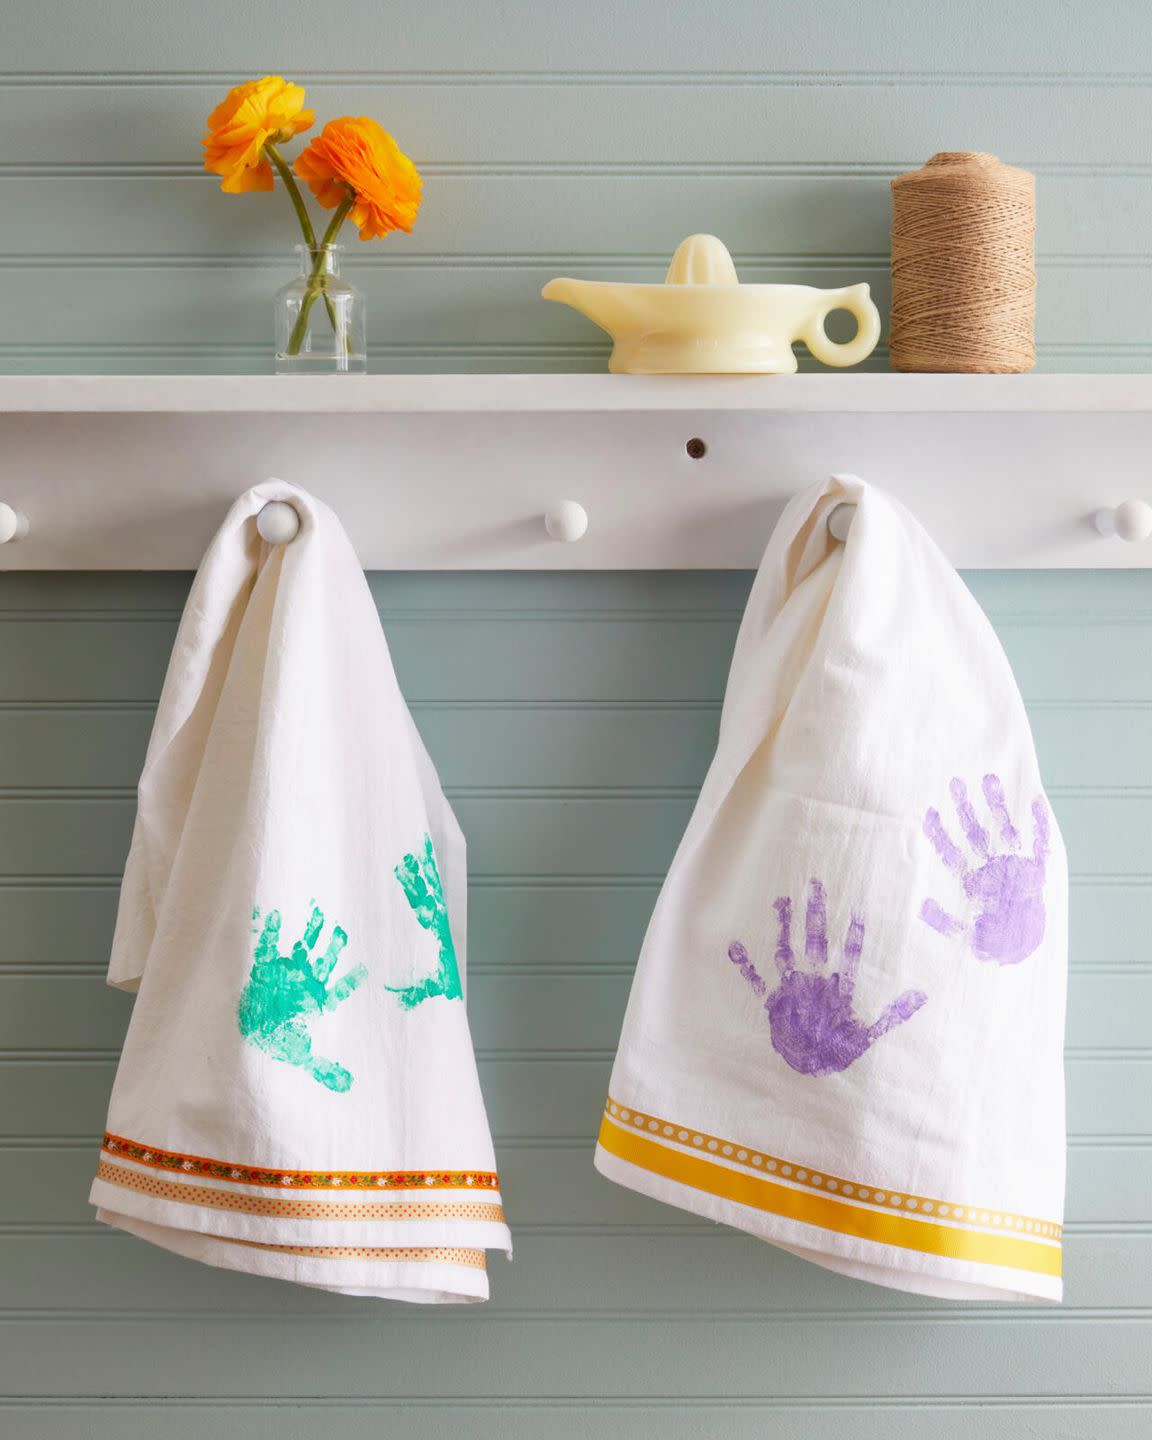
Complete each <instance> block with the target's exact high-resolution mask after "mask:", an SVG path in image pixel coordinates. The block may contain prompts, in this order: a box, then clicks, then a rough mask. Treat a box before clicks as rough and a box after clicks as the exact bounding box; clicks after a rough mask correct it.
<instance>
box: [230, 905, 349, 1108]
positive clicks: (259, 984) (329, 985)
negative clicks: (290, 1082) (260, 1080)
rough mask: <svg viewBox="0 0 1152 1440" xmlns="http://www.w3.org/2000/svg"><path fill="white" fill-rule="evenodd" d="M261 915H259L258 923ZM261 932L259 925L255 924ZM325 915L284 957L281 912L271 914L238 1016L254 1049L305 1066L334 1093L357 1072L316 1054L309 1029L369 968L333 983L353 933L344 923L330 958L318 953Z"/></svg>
mask: <svg viewBox="0 0 1152 1440" xmlns="http://www.w3.org/2000/svg"><path fill="white" fill-rule="evenodd" d="M258 914H259V912H258V911H257V912H256V913H255V914H253V917H252V918H253V919H256V916H257V915H258ZM253 929H255V926H253ZM323 929H324V916H323V915H322V914H321V912H320V910H319V908H318V907H317V906H315V905H313V907H312V915H311V918H310V919H309V921H308V924H307V925H306V926H305V929H304V937H303V939H302V940H297V942H296V943H295V945H293V947H292V953H291V955H281V954H280V912H279V910H271V911H269V913H268V918H267V919H266V920H265V921H264V928H263V930H261V932H260V938H259V939H258V940H257V942H256V951H255V958H254V960H253V962H252V970H251V973H250V974H249V976H248V983H247V984H246V985H245V986H244V990H243V992H242V993H241V996H240V1005H239V1008H238V1011H237V1018H238V1020H239V1022H240V1033H241V1035H243V1037H244V1039H245V1040H247V1041H248V1043H249V1045H255V1046H257V1047H258V1048H259V1049H260V1050H264V1051H266V1052H267V1053H268V1054H269V1055H271V1056H272V1058H273V1059H274V1060H282V1061H283V1062H284V1063H285V1064H286V1065H299V1066H300V1067H301V1068H302V1069H303V1070H306V1071H307V1072H308V1074H309V1075H311V1077H312V1079H313V1080H318V1081H319V1082H320V1084H321V1085H324V1086H326V1087H327V1088H328V1089H329V1090H336V1091H339V1092H340V1093H343V1092H344V1091H345V1090H347V1089H348V1088H349V1086H350V1085H351V1084H352V1076H351V1074H350V1073H349V1072H348V1071H347V1070H345V1068H344V1066H343V1065H339V1064H337V1062H336V1061H335V1060H325V1059H324V1058H323V1056H321V1055H314V1054H313V1053H312V1035H311V1032H310V1030H309V1025H310V1023H311V1019H312V1017H314V1016H316V1015H323V1014H324V1013H325V1012H327V1011H329V1010H335V1008H336V1006H337V1005H339V1004H340V1002H341V1001H342V1000H347V998H348V996H349V995H351V994H352V992H353V990H355V989H356V987H357V986H358V985H359V984H360V983H361V981H363V980H365V979H367V977H368V971H367V970H366V969H365V968H364V966H363V965H357V966H356V968H355V969H354V970H349V971H348V973H347V974H346V975H343V976H341V978H340V979H339V980H335V981H334V980H332V979H331V975H332V971H333V970H334V969H335V968H336V962H337V960H339V958H340V952H341V951H342V950H343V949H344V946H345V945H346V944H347V943H348V935H347V932H346V931H345V930H343V929H341V927H340V926H339V925H337V926H335V927H334V929H333V931H332V938H331V940H329V942H328V948H327V950H325V952H324V954H323V955H321V956H320V957H319V959H317V958H315V957H314V956H313V954H312V952H313V950H315V948H316V942H317V940H318V939H319V938H320V932H321V931H322V930H323Z"/></svg>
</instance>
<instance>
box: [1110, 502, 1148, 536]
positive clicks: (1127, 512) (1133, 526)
mask: <svg viewBox="0 0 1152 1440" xmlns="http://www.w3.org/2000/svg"><path fill="white" fill-rule="evenodd" d="M1096 529H1097V530H1099V532H1100V534H1101V535H1114V536H1116V538H1117V539H1119V540H1127V541H1129V542H1132V543H1136V544H1139V543H1141V542H1143V541H1144V540H1147V539H1149V538H1152V505H1149V504H1148V503H1147V501H1145V500H1124V501H1121V503H1120V504H1119V505H1117V506H1116V508H1115V509H1114V510H1097V512H1096Z"/></svg>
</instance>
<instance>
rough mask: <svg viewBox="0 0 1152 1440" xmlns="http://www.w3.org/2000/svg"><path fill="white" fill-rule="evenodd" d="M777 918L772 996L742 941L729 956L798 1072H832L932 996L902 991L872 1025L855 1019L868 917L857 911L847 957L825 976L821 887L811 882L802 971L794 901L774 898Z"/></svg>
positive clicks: (730, 949)
mask: <svg viewBox="0 0 1152 1440" xmlns="http://www.w3.org/2000/svg"><path fill="white" fill-rule="evenodd" d="M774 909H775V911H776V917H777V919H778V920H779V922H780V931H779V939H778V940H777V942H776V956H775V959H776V968H777V970H778V971H779V972H780V984H779V986H778V987H777V988H776V989H775V990H773V992H772V993H771V995H769V994H768V986H767V984H766V983H765V981H764V980H763V979H762V978H761V976H760V975H759V973H758V972H757V970H756V967H755V966H754V965H753V964H752V961H751V960H749V958H748V952H747V950H745V948H744V946H743V945H742V944H741V943H740V941H739V940H734V941H733V942H732V944H731V945H730V946H729V947H728V958H729V960H731V961H732V963H733V965H735V966H736V968H737V969H738V970H739V971H740V973H741V974H742V975H743V976H744V978H745V980H747V981H748V984H749V985H751V987H752V992H753V994H755V995H756V996H757V998H759V999H762V1000H764V1008H765V1010H767V1012H768V1024H769V1028H770V1030H771V1035H772V1047H773V1049H774V1050H775V1051H776V1053H777V1054H778V1055H779V1056H781V1058H782V1059H784V1060H785V1061H786V1062H787V1063H788V1064H789V1065H791V1067H792V1069H793V1070H798V1071H799V1072H800V1074H801V1075H835V1074H836V1073H837V1072H838V1071H840V1070H847V1068H848V1066H849V1065H851V1064H852V1063H853V1062H854V1061H856V1060H859V1058H860V1056H861V1055H863V1054H864V1052H865V1051H866V1050H868V1049H869V1048H870V1047H871V1046H872V1045H873V1044H874V1043H875V1042H876V1041H877V1040H879V1039H880V1037H881V1036H882V1035H887V1033H888V1031H889V1030H892V1029H894V1028H895V1027H896V1026H897V1025H903V1024H904V1022H905V1020H910V1019H911V1018H912V1016H913V1015H915V1013H916V1011H917V1010H919V1009H920V1007H921V1005H923V1004H924V1002H925V1001H926V1000H927V998H928V997H927V995H925V994H923V993H922V992H921V991H919V990H905V992H904V993H903V995H901V996H899V997H898V998H897V999H896V1000H893V1002H892V1003H891V1005H889V1006H887V1008H886V1009H885V1010H884V1011H883V1012H882V1013H881V1015H880V1017H879V1019H877V1020H875V1021H874V1022H873V1023H872V1024H871V1025H865V1024H863V1023H862V1022H861V1021H860V1020H859V1019H857V1017H856V1015H855V1013H854V1011H853V1008H852V993H853V991H854V990H855V988H856V971H857V970H858V969H859V966H860V955H861V952H862V951H863V948H864V921H863V920H862V919H861V918H860V917H859V916H858V915H853V916H852V919H851V922H850V924H849V926H848V934H847V935H846V936H845V939H844V960H843V964H842V965H841V968H840V969H839V971H833V972H831V973H828V972H827V971H826V970H825V969H824V968H823V967H824V966H826V965H827V964H828V916H827V910H826V907H825V900H824V887H823V885H821V884H820V882H819V880H812V881H810V882H809V895H808V911H807V915H806V917H805V926H804V954H805V956H806V957H807V959H808V961H809V962H810V963H811V964H812V965H813V966H816V967H820V968H817V969H813V970H797V969H796V961H795V957H794V956H793V953H792V900H791V898H790V897H789V896H783V897H781V898H780V899H779V900H777V901H775V902H774Z"/></svg>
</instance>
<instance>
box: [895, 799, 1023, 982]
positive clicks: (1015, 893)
mask: <svg viewBox="0 0 1152 1440" xmlns="http://www.w3.org/2000/svg"><path fill="white" fill-rule="evenodd" d="M949 788H950V790H951V793H952V801H953V803H954V804H955V806H956V817H957V819H958V820H959V822H960V828H961V829H962V830H963V832H964V836H965V838H966V839H967V841H968V844H969V846H970V847H971V849H972V852H973V854H974V855H975V857H976V860H977V862H979V863H977V864H976V865H975V867H973V866H972V865H971V864H969V862H968V860H967V858H966V857H965V855H964V853H963V851H962V850H961V849H960V847H959V846H958V845H957V844H956V843H955V841H953V839H952V837H951V836H950V835H949V834H948V832H947V830H945V828H944V822H943V821H942V820H941V819H940V813H939V811H937V810H929V811H928V812H927V814H926V815H925V816H924V833H925V835H927V837H928V839H929V840H931V842H932V847H933V849H934V850H935V851H936V853H937V855H939V857H940V859H941V860H942V861H943V862H944V864H945V865H946V866H947V868H948V869H949V870H951V872H952V873H953V874H954V875H955V876H957V877H958V879H959V880H960V883H961V885H962V886H963V888H964V894H965V895H966V896H967V897H968V900H969V902H970V905H971V906H972V907H974V909H975V914H974V916H973V918H972V921H971V924H970V925H969V924H968V923H967V922H965V921H964V920H961V919H958V918H957V917H956V916H955V915H952V914H950V913H949V912H948V911H947V910H945V909H944V907H943V906H942V905H940V904H939V903H938V902H937V901H935V900H925V901H924V904H923V905H922V906H921V907H920V918H921V920H923V921H925V922H926V923H927V924H929V925H931V926H932V928H933V930H938V931H939V932H940V934H941V935H948V936H953V935H961V934H963V933H965V932H968V935H969V940H968V943H969V946H970V947H971V950H972V953H973V955H975V956H976V958H977V960H994V961H996V962H997V964H999V965H1019V963H1020V961H1021V960H1026V959H1027V958H1028V956H1029V955H1031V954H1032V952H1033V951H1034V950H1035V949H1036V947H1037V946H1038V945H1039V944H1040V942H1041V940H1043V938H1044V921H1045V914H1044V879H1045V870H1046V864H1047V859H1048V808H1047V806H1046V805H1045V803H1044V800H1043V798H1042V797H1041V796H1039V795H1038V796H1037V797H1036V799H1035V800H1033V802H1032V854H1031V855H1030V856H1029V855H1022V854H1020V853H1019V851H1020V847H1021V841H1020V832H1019V831H1018V830H1017V828H1016V826H1015V825H1014V824H1013V823H1012V817H1011V815H1010V814H1009V813H1008V806H1007V803H1006V802H1005V799H1004V787H1003V785H1001V783H1000V777H999V776H998V775H985V776H984V782H983V787H982V788H983V791H984V799H985V800H986V801H987V803H988V809H989V811H990V812H991V815H992V818H993V819H994V820H995V822H996V824H997V826H998V827H999V830H1000V841H1001V844H1002V845H1003V846H1004V852H1002V853H1000V854H997V853H996V852H995V851H994V849H993V847H992V842H991V840H990V839H989V836H988V831H987V830H985V828H984V827H983V825H981V824H980V821H979V820H978V819H977V817H976V812H975V810H974V809H973V808H972V802H971V801H970V800H969V798H968V791H967V789H966V788H965V785H964V782H963V780H959V779H956V780H953V781H952V784H951V786H950V787H949Z"/></svg>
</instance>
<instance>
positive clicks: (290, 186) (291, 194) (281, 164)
mask: <svg viewBox="0 0 1152 1440" xmlns="http://www.w3.org/2000/svg"><path fill="white" fill-rule="evenodd" d="M264 153H265V155H267V156H268V159H269V160H271V162H272V164H273V165H274V166H275V167H276V173H277V175H279V176H280V179H281V180H283V182H284V188H285V190H287V191H288V198H289V200H291V201H292V208H293V210H295V211H296V218H297V220H299V221H300V230H301V233H302V234H303V236H304V243H305V245H307V246H308V248H309V250H315V249H316V231H315V230H313V228H312V217H311V215H309V214H308V207H307V206H306V205H305V204H304V197H303V195H301V194H300V187H299V185H297V184H296V177H295V175H293V174H292V171H291V170H290V169H289V167H288V162H287V161H286V160H285V159H284V157H283V155H281V154H280V152H279V150H277V149H276V146H275V145H273V143H272V141H271V140H268V141H266V142H265V145H264Z"/></svg>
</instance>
